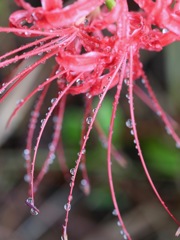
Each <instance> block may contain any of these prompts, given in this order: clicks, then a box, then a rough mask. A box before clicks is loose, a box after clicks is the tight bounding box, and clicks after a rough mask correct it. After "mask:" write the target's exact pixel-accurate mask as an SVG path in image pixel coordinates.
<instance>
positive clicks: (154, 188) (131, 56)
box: [129, 47, 180, 226]
mask: <svg viewBox="0 0 180 240" xmlns="http://www.w3.org/2000/svg"><path fill="white" fill-rule="evenodd" d="M132 74H133V47H130V77H129V99H130V115H131V121H132V129H133V132H134V139H135V144H136V148H137V151H138V155H139V158H140V160H141V164H142V167H143V169H144V172H145V174H146V177H147V179H148V181H149V183H150V185H151V187H152V189H153V191H154V193H155V195H156V196H157V198H158V200H159V201H160V203H161V205H162V206H163V208H164V209H165V210H166V212H167V213H168V214H169V216H170V217H171V218H172V219H173V221H174V222H175V223H176V224H177V225H179V226H180V222H179V221H178V220H177V219H176V218H175V217H174V215H173V214H172V213H171V212H170V210H169V209H168V207H167V206H166V204H165V202H164V201H163V199H162V198H161V196H160V195H159V193H158V191H157V189H156V187H155V185H154V183H153V181H152V179H151V176H150V174H149V171H148V169H147V166H146V163H145V161H144V157H143V154H142V151H141V147H140V143H139V139H138V134H137V128H136V121H135V115H134V101H133V76H132Z"/></svg>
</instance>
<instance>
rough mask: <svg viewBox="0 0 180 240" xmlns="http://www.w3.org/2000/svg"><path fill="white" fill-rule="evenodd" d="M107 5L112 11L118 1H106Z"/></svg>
mask: <svg viewBox="0 0 180 240" xmlns="http://www.w3.org/2000/svg"><path fill="white" fill-rule="evenodd" d="M105 4H106V6H107V8H108V9H109V10H112V9H113V8H114V7H115V5H116V1H115V0H106V2H105Z"/></svg>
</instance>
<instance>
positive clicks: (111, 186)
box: [107, 54, 131, 240]
mask: <svg viewBox="0 0 180 240" xmlns="http://www.w3.org/2000/svg"><path fill="white" fill-rule="evenodd" d="M126 59H127V54H125V55H124V58H123V63H122V68H121V74H120V78H119V83H118V85H117V92H116V95H115V98H114V103H113V109H112V115H111V120H110V126H109V134H108V149H107V170H108V181H109V186H110V191H111V197H112V201H113V205H114V208H115V214H116V215H117V217H118V220H119V222H120V225H121V227H122V230H123V232H122V235H123V236H124V237H125V236H126V237H127V239H129V240H131V237H130V235H129V233H128V231H127V229H126V227H125V225H124V222H123V220H122V217H121V214H120V211H119V207H118V203H117V200H116V195H115V190H114V184H113V177H112V162H111V147H112V135H113V128H114V120H115V116H116V111H117V106H118V103H119V98H120V94H121V89H122V84H123V80H124V76H125V69H126Z"/></svg>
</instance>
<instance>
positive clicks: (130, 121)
mask: <svg viewBox="0 0 180 240" xmlns="http://www.w3.org/2000/svg"><path fill="white" fill-rule="evenodd" d="M126 126H127V127H128V128H132V127H133V125H132V120H131V119H128V120H127V121H126Z"/></svg>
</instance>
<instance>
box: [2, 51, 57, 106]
mask: <svg viewBox="0 0 180 240" xmlns="http://www.w3.org/2000/svg"><path fill="white" fill-rule="evenodd" d="M55 54H56V51H53V52H51V53H48V54H46V55H45V56H44V57H42V58H41V59H39V60H38V61H36V62H35V63H33V64H32V65H31V66H29V67H27V68H26V69H25V70H23V71H22V72H20V73H18V74H17V76H15V77H14V78H12V79H11V80H10V81H9V82H8V83H6V84H5V86H4V87H3V88H1V89H3V90H4V89H6V88H7V87H8V86H9V85H10V84H13V85H12V86H10V87H9V89H8V90H7V91H6V93H5V94H4V95H3V96H2V97H1V98H0V102H2V101H3V100H4V99H5V98H6V97H7V96H8V94H9V93H11V91H12V90H13V89H14V88H15V87H16V86H17V85H18V84H19V83H20V82H21V81H22V80H23V79H24V78H25V77H26V76H27V75H28V74H29V73H30V72H32V71H33V70H34V69H35V68H36V67H38V66H39V65H40V64H42V63H44V62H45V61H46V60H47V59H49V58H51V57H52V56H53V55H55ZM15 81H16V82H15ZM14 82H15V83H14Z"/></svg>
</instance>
